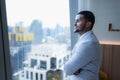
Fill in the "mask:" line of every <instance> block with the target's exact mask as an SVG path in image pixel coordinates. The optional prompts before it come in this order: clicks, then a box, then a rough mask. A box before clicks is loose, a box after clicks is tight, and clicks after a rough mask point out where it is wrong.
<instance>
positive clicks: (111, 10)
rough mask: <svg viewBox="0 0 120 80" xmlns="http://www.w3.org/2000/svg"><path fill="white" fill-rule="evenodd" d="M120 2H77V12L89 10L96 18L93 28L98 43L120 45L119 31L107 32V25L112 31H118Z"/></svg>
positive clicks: (102, 0) (116, 0)
mask: <svg viewBox="0 0 120 80" xmlns="http://www.w3.org/2000/svg"><path fill="white" fill-rule="evenodd" d="M119 7H120V0H79V2H78V11H81V10H91V11H92V12H93V13H94V14H95V17H96V22H95V25H94V28H93V31H94V32H95V34H96V36H97V37H98V39H99V40H100V41H107V42H108V41H110V42H118V43H120V31H119V32H118V31H108V26H109V23H112V27H113V29H120V24H119V23H120V9H119Z"/></svg>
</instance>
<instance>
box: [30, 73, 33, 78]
mask: <svg viewBox="0 0 120 80" xmlns="http://www.w3.org/2000/svg"><path fill="white" fill-rule="evenodd" d="M30 78H31V80H33V72H30Z"/></svg>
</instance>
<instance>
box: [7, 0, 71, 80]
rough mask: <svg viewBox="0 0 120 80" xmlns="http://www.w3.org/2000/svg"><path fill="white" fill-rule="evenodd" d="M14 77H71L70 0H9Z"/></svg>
mask: <svg viewBox="0 0 120 80" xmlns="http://www.w3.org/2000/svg"><path fill="white" fill-rule="evenodd" d="M6 8H7V9H6V10H7V22H8V34H9V36H8V37H9V47H10V57H11V66H12V79H13V80H51V79H53V80H67V77H66V76H65V73H64V71H63V65H64V63H65V62H66V61H67V60H68V59H69V58H70V56H71V50H70V49H71V40H70V24H69V19H70V18H69V0H6Z"/></svg>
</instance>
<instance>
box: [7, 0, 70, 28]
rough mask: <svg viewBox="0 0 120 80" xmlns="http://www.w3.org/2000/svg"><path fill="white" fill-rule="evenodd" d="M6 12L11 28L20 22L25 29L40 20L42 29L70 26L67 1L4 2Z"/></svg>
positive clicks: (14, 0) (32, 0) (11, 0)
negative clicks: (32, 22) (35, 20)
mask: <svg viewBox="0 0 120 80" xmlns="http://www.w3.org/2000/svg"><path fill="white" fill-rule="evenodd" d="M6 12H7V22H8V25H9V26H13V27H14V26H15V24H16V23H18V22H20V21H22V22H23V25H24V27H27V26H29V25H30V24H31V21H32V20H34V19H38V20H41V21H42V23H43V27H54V26H55V25H56V24H57V23H58V24H60V25H62V26H69V25H70V16H69V0H6Z"/></svg>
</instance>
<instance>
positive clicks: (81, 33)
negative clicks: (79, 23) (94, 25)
mask: <svg viewBox="0 0 120 80" xmlns="http://www.w3.org/2000/svg"><path fill="white" fill-rule="evenodd" d="M88 31H90V30H85V31H80V32H78V34H79V35H80V36H82V35H83V34H84V33H86V32H88Z"/></svg>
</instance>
